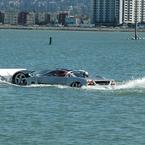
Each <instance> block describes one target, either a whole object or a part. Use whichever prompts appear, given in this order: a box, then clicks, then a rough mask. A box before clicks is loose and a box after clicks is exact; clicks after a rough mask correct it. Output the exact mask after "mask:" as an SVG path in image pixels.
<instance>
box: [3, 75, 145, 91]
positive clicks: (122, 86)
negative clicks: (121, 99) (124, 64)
mask: <svg viewBox="0 0 145 145" xmlns="http://www.w3.org/2000/svg"><path fill="white" fill-rule="evenodd" d="M4 84H5V85H7V86H8V85H11V86H17V87H25V88H52V87H57V88H59V89H66V88H71V87H69V86H62V85H49V84H33V85H29V86H18V85H15V84H11V83H9V82H6V81H2V80H0V85H1V86H3V85H4ZM77 89H78V88H77ZM80 89H84V90H100V91H109V90H111V91H112V90H128V89H145V77H143V78H139V79H134V80H128V81H122V82H116V85H115V86H110V85H109V86H100V85H96V86H83V87H82V88H80Z"/></svg>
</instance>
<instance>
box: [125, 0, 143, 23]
mask: <svg viewBox="0 0 145 145" xmlns="http://www.w3.org/2000/svg"><path fill="white" fill-rule="evenodd" d="M135 21H137V22H145V0H124V23H131V24H133V23H135Z"/></svg>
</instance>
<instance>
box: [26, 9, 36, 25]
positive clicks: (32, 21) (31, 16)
mask: <svg viewBox="0 0 145 145" xmlns="http://www.w3.org/2000/svg"><path fill="white" fill-rule="evenodd" d="M26 25H35V13H34V12H29V13H28V14H27V20H26Z"/></svg>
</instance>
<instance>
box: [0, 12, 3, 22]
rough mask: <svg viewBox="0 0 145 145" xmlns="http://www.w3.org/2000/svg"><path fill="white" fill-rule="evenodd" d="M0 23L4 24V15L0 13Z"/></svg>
mask: <svg viewBox="0 0 145 145" xmlns="http://www.w3.org/2000/svg"><path fill="white" fill-rule="evenodd" d="M0 23H1V24H3V23H4V13H3V12H1V11H0Z"/></svg>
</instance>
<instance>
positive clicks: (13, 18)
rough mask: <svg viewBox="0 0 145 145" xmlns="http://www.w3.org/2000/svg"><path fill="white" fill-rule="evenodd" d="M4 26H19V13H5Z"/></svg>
mask: <svg viewBox="0 0 145 145" xmlns="http://www.w3.org/2000/svg"><path fill="white" fill-rule="evenodd" d="M4 24H11V25H17V24H18V12H14V11H7V12H5V14H4Z"/></svg>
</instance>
